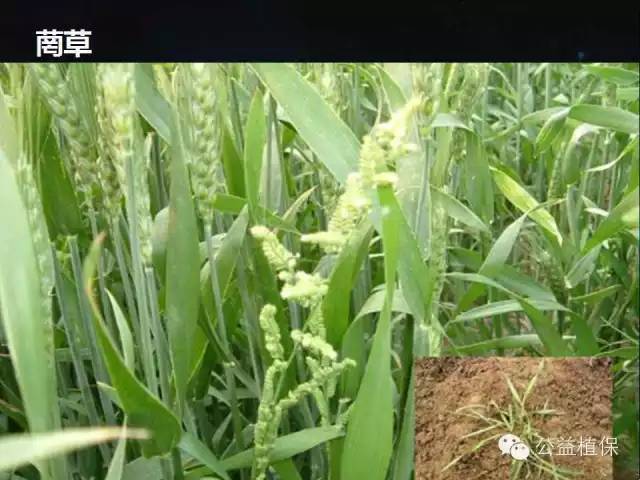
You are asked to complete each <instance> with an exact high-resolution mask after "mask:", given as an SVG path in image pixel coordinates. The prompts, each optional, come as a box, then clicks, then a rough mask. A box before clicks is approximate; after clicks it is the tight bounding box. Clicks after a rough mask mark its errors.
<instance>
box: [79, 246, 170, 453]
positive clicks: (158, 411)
mask: <svg viewBox="0 0 640 480" xmlns="http://www.w3.org/2000/svg"><path fill="white" fill-rule="evenodd" d="M103 239H104V235H103V234H102V235H100V236H99V237H98V238H96V239H95V240H94V242H93V245H92V246H91V250H90V252H89V255H88V256H87V258H86V259H85V263H84V268H83V281H84V289H85V292H86V294H87V296H88V297H89V300H90V302H91V308H92V310H93V323H94V326H95V329H96V336H97V337H98V343H99V345H100V349H101V350H102V356H103V357H104V361H105V364H106V366H107V370H108V371H109V376H110V377H111V382H112V383H113V386H114V387H115V389H116V391H117V392H118V398H119V400H120V403H121V405H122V409H123V410H124V411H125V413H126V414H127V416H128V418H129V424H130V425H132V426H133V427H134V428H136V427H141V428H145V429H147V430H148V431H149V432H150V433H151V435H152V437H151V438H150V439H148V440H145V441H143V442H142V453H143V454H144V455H145V456H146V457H151V456H153V455H162V454H164V453H167V452H169V451H170V450H171V449H172V448H173V447H174V446H175V445H176V444H177V443H178V440H179V438H180V424H179V423H178V420H177V419H176V417H175V416H174V415H173V413H171V411H170V410H169V409H167V407H166V406H165V405H164V404H163V403H162V402H160V400H158V399H157V398H156V397H154V396H153V395H152V394H151V392H149V390H147V388H146V387H145V386H144V385H143V384H142V383H141V382H140V381H139V380H138V379H137V378H136V377H135V376H134V374H133V372H131V371H130V370H129V369H128V368H127V366H126V365H125V363H124V361H123V360H122V357H121V356H120V353H118V349H117V348H116V346H115V344H114V342H113V340H112V339H111V337H110V335H109V331H108V330H107V327H106V326H105V324H104V322H103V320H102V316H101V313H100V309H99V307H98V305H97V303H96V300H95V298H94V295H93V278H94V275H95V272H96V268H97V263H98V259H99V258H100V247H101V244H102V241H103Z"/></svg>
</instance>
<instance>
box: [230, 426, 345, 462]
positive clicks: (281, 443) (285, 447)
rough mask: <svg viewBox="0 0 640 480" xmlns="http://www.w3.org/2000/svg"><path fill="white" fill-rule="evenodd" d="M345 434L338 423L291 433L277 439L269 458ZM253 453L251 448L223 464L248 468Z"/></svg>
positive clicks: (292, 453) (275, 459)
mask: <svg viewBox="0 0 640 480" xmlns="http://www.w3.org/2000/svg"><path fill="white" fill-rule="evenodd" d="M343 435H344V431H343V430H342V428H341V427H339V426H337V425H334V426H331V427H316V428H307V429H305V430H300V431H299V432H295V433H290V434H289V435H284V436H282V437H278V438H277V439H276V441H275V443H274V445H273V450H271V454H270V456H269V458H270V460H271V461H272V462H279V461H280V460H285V459H287V458H291V457H293V456H295V455H298V454H299V453H303V452H306V451H307V450H310V449H311V448H313V447H316V446H318V445H321V444H323V443H325V442H328V441H329V440H333V439H334V438H338V437H342V436H343ZM253 455H254V452H253V448H251V449H249V450H245V451H243V452H240V453H237V454H235V455H233V456H231V457H229V458H225V459H224V460H222V465H223V467H224V468H225V469H227V470H237V469H239V468H247V467H250V466H251V464H252V463H253Z"/></svg>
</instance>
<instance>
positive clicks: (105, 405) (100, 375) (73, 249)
mask: <svg viewBox="0 0 640 480" xmlns="http://www.w3.org/2000/svg"><path fill="white" fill-rule="evenodd" d="M69 250H70V253H71V267H72V270H73V276H74V280H75V284H76V295H77V296H78V305H79V306H80V313H81V317H82V321H83V324H84V330H85V334H86V335H87V340H88V341H89V351H90V352H91V363H92V364H93V374H94V376H95V378H96V380H97V381H99V382H102V383H109V381H108V378H109V377H108V375H107V371H106V367H105V365H104V362H103V360H102V356H101V355H100V352H98V340H97V338H96V332H95V330H94V328H93V321H92V319H91V315H93V313H92V312H91V307H90V306H89V303H88V299H87V297H86V295H85V293H84V291H83V290H82V285H83V281H82V261H81V260H80V252H79V250H78V240H77V238H76V237H69ZM98 395H99V397H100V404H101V406H102V411H103V413H104V416H105V420H106V421H107V423H109V424H111V425H116V418H115V412H114V410H113V405H112V404H111V400H110V399H109V398H108V397H107V396H106V395H105V394H104V393H103V392H102V390H100V389H98Z"/></svg>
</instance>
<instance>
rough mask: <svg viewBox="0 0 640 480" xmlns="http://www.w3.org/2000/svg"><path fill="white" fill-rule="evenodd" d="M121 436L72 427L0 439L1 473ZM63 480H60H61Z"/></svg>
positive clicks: (131, 434) (140, 434) (135, 433)
mask: <svg viewBox="0 0 640 480" xmlns="http://www.w3.org/2000/svg"><path fill="white" fill-rule="evenodd" d="M126 435H127V437H128V438H146V436H147V435H146V432H145V431H144V430H140V429H138V430H128V431H127V432H126ZM121 436H122V429H120V428H119V427H101V428H74V429H68V430H60V431H55V432H48V433H38V434H29V433H27V434H15V435H7V436H5V437H2V438H0V452H2V456H1V457H0V472H2V471H5V470H12V469H15V468H18V467H21V466H24V465H28V464H30V463H36V462H39V461H41V460H45V459H48V458H52V457H57V456H60V455H64V454H66V453H69V452H73V451H74V450H79V449H81V448H87V447H90V446H92V445H97V444H100V443H104V442H108V441H111V440H114V439H117V438H119V437H121ZM60 480H62V479H60Z"/></svg>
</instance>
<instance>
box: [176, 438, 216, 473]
mask: <svg viewBox="0 0 640 480" xmlns="http://www.w3.org/2000/svg"><path fill="white" fill-rule="evenodd" d="M178 446H179V447H180V449H181V450H183V451H184V452H186V453H188V454H189V455H191V456H192V457H193V458H195V459H196V460H198V461H199V462H201V463H202V464H204V465H206V466H207V467H209V468H210V469H211V471H212V472H214V473H215V474H216V475H219V476H221V477H222V478H223V479H224V480H229V474H228V473H227V470H226V469H225V468H224V466H223V465H222V463H221V462H220V460H218V459H217V458H216V456H215V455H214V454H213V453H212V452H211V450H209V448H208V447H207V446H206V445H205V444H204V443H202V442H201V441H200V440H198V439H197V438H196V437H194V436H193V435H191V434H190V433H183V434H182V438H181V439H180V443H179V444H178Z"/></svg>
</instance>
